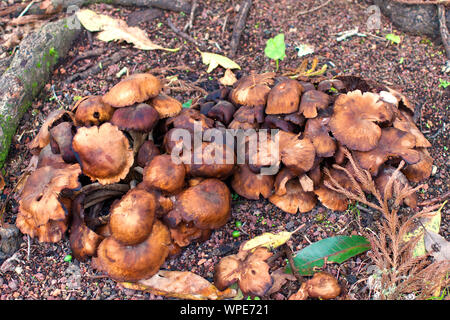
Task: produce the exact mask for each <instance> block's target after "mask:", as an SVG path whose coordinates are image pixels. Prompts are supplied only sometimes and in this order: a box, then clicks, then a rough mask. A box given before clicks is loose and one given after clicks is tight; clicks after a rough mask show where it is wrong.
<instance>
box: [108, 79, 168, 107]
mask: <svg viewBox="0 0 450 320" xmlns="http://www.w3.org/2000/svg"><path fill="white" fill-rule="evenodd" d="M161 89H162V84H161V81H159V79H158V78H156V77H155V76H153V75H151V74H149V73H136V74H133V75H131V76H128V77H126V78H125V79H123V80H122V81H120V82H119V83H118V84H116V85H115V86H114V87H112V88H111V89H110V90H109V91H108V92H107V93H106V94H105V95H104V96H103V98H102V100H103V102H104V103H107V104H109V105H111V106H113V107H115V108H122V107H127V106H131V105H133V104H135V103H141V102H144V101H146V100H149V99H151V98H154V97H156V96H157V95H158V94H159V93H160V91H161Z"/></svg>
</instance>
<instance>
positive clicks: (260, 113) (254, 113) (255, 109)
mask: <svg viewBox="0 0 450 320" xmlns="http://www.w3.org/2000/svg"><path fill="white" fill-rule="evenodd" d="M233 117H234V119H235V120H237V121H239V122H248V123H255V122H256V123H262V122H264V106H242V107H240V108H239V109H237V111H236V112H235V113H234V115H233Z"/></svg>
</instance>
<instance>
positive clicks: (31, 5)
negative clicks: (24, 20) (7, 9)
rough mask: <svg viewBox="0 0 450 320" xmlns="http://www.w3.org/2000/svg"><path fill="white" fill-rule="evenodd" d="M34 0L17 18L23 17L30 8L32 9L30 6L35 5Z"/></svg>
mask: <svg viewBox="0 0 450 320" xmlns="http://www.w3.org/2000/svg"><path fill="white" fill-rule="evenodd" d="M33 3H34V0H33V1H31V2H30V3H29V4H28V5H27V6H26V7H25V9H23V11H22V12H21V13H20V14H19V16H18V17H17V18H20V17H22V16H23V15H24V14H25V13H27V11H28V9H30V7H31V6H32V5H33Z"/></svg>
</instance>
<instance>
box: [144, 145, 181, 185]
mask: <svg viewBox="0 0 450 320" xmlns="http://www.w3.org/2000/svg"><path fill="white" fill-rule="evenodd" d="M185 176H186V169H185V167H184V165H183V164H182V163H179V164H178V163H175V162H173V161H172V157H171V156H170V155H168V154H162V155H159V156H156V157H154V158H153V159H152V161H150V163H148V164H147V166H145V168H144V173H143V181H144V184H145V185H146V186H148V187H153V188H156V189H159V190H162V191H164V192H167V193H175V192H177V191H179V190H181V188H182V187H183V185H184V178H185Z"/></svg>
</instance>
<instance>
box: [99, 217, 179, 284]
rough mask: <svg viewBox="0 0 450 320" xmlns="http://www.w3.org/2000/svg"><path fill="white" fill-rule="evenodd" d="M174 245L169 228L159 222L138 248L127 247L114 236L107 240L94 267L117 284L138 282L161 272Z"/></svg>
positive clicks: (100, 247)
mask: <svg viewBox="0 0 450 320" xmlns="http://www.w3.org/2000/svg"><path fill="white" fill-rule="evenodd" d="M170 245H171V240H170V233H169V229H168V228H167V227H166V226H165V225H164V224H163V223H162V222H160V221H159V220H155V222H154V224H153V228H152V232H151V233H150V236H149V237H148V238H147V239H146V240H145V241H143V242H141V243H139V244H137V245H134V246H128V245H124V244H122V243H120V242H119V241H117V240H116V239H114V237H109V238H106V239H105V240H103V241H102V242H101V243H100V245H99V246H98V249H97V258H93V264H94V266H95V267H96V268H98V269H100V270H102V271H105V272H106V273H107V274H108V275H109V276H110V277H111V278H113V279H114V280H116V281H138V280H140V279H145V278H149V277H151V276H152V275H154V274H155V273H156V272H158V270H159V268H160V267H161V265H162V264H163V263H164V261H165V259H166V257H167V256H168V254H169V246H170Z"/></svg>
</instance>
